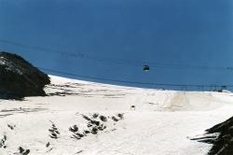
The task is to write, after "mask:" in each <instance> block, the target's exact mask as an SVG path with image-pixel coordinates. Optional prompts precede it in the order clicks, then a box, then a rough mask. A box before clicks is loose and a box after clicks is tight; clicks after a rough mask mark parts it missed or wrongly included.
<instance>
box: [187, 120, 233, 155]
mask: <svg viewBox="0 0 233 155" xmlns="http://www.w3.org/2000/svg"><path fill="white" fill-rule="evenodd" d="M191 140H197V141H199V142H204V143H208V144H212V145H213V146H212V148H211V149H210V151H209V152H208V155H233V117H231V118H229V119H228V120H226V121H224V122H222V123H219V124H217V125H215V126H213V127H211V128H209V129H207V130H206V134H205V135H204V136H202V137H199V138H193V139H191Z"/></svg>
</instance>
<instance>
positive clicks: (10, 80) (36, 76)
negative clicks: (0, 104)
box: [0, 52, 50, 99]
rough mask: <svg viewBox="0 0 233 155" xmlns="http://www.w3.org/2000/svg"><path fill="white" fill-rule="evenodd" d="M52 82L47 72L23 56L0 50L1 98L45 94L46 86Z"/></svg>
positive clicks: (20, 97)
mask: <svg viewBox="0 0 233 155" xmlns="http://www.w3.org/2000/svg"><path fill="white" fill-rule="evenodd" d="M47 84H50V78H49V77H48V75H46V74H45V73H43V72H41V71H40V70H39V69H37V68H36V67H34V66H33V65H31V64H30V63H29V62H27V61H26V60H24V59H23V58H22V57H20V56H18V55H16V54H11V53H7V52H0V98H1V99H22V98H23V97H26V96H45V95H46V94H45V92H44V90H43V88H44V86H45V85H47Z"/></svg>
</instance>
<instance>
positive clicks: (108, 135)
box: [0, 76, 233, 155]
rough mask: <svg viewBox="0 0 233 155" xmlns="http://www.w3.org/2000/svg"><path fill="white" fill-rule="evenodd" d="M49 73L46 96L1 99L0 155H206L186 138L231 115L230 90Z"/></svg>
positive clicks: (200, 145) (204, 149) (203, 147)
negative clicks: (200, 89) (138, 84)
mask: <svg viewBox="0 0 233 155" xmlns="http://www.w3.org/2000/svg"><path fill="white" fill-rule="evenodd" d="M50 77H51V81H52V84H51V85H48V86H47V87H46V88H45V90H46V92H47V94H49V96H46V97H29V98H25V100H23V101H14V100H11V101H7V100H1V101H0V127H1V128H0V154H1V155H17V154H18V155H27V154H30V155H31V154H32V155H77V154H79V155H187V154H190V155H205V154H206V153H207V152H208V150H209V149H210V147H211V145H208V144H204V143H198V142H195V141H191V140H190V139H189V137H193V136H196V135H199V134H202V133H204V130H205V129H207V128H209V127H211V126H213V125H215V124H217V123H219V122H221V121H224V120H226V119H228V118H229V117H231V116H232V115H233V113H232V111H233V94H232V93H217V92H184V91H168V90H155V89H142V88H133V87H123V86H114V85H107V84H100V83H94V82H87V81H80V80H73V79H67V78H62V77H57V76H50ZM132 105H133V106H134V107H135V109H132V108H131V106H132ZM103 118H105V119H106V120H104V119H103ZM96 122H97V123H98V124H99V125H95V123H96ZM93 128H94V129H96V128H98V131H96V133H94V132H95V130H94V129H93ZM88 132H93V133H88Z"/></svg>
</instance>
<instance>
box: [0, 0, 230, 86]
mask: <svg viewBox="0 0 233 155" xmlns="http://www.w3.org/2000/svg"><path fill="white" fill-rule="evenodd" d="M0 50H5V51H9V52H13V53H17V54H20V55H21V56H23V57H25V58H26V59H27V60H29V61H30V62H31V63H32V64H34V65H35V66H37V67H41V68H46V69H51V70H57V71H61V72H66V73H72V74H76V75H80V76H76V78H78V79H88V77H95V78H97V79H92V80H93V81H94V80H97V81H98V78H100V79H112V80H116V81H115V82H114V81H109V80H102V81H101V82H106V83H115V84H120V83H119V82H117V81H118V80H119V81H130V82H138V83H159V84H175V85H177V84H178V85H180V84H181V85H182V84H187V85H190V84H191V85H203V84H204V85H211V84H218V85H227V84H233V70H230V69H229V67H233V2H232V0H20V1H15V0H0ZM144 64H148V65H150V71H149V72H143V71H142V68H143V65H144ZM46 72H47V73H50V74H51V73H52V72H50V71H46ZM53 74H54V73H53ZM57 74H59V73H57ZM60 75H61V74H60ZM100 79H99V80H100ZM121 84H122V83H121ZM125 85H134V86H140V87H154V86H153V85H140V84H136V83H134V84H133V83H131V84H130V83H125Z"/></svg>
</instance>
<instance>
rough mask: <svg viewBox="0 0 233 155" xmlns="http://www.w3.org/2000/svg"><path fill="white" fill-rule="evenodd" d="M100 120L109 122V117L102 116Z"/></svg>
mask: <svg viewBox="0 0 233 155" xmlns="http://www.w3.org/2000/svg"><path fill="white" fill-rule="evenodd" d="M100 120H101V121H103V122H107V120H108V119H107V117H105V116H103V115H101V116H100Z"/></svg>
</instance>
